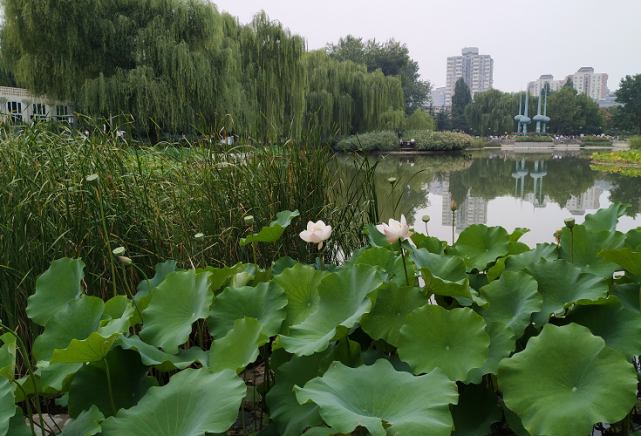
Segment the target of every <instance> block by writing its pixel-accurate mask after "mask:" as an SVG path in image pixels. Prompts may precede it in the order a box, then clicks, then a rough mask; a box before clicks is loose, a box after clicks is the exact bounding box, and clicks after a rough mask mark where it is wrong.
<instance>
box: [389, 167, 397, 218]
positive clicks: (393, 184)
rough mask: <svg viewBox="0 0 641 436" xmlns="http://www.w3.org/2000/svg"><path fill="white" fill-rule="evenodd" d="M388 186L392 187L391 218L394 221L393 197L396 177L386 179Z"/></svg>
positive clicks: (394, 205) (394, 200)
mask: <svg viewBox="0 0 641 436" xmlns="http://www.w3.org/2000/svg"><path fill="white" fill-rule="evenodd" d="M387 181H388V182H389V184H390V185H392V218H393V219H396V199H395V196H394V187H395V183H396V177H390V178H389V179H387Z"/></svg>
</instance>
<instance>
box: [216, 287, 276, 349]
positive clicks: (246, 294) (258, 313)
mask: <svg viewBox="0 0 641 436" xmlns="http://www.w3.org/2000/svg"><path fill="white" fill-rule="evenodd" d="M286 305H287V296H286V295H285V291H284V290H283V288H282V287H281V286H280V285H279V284H278V283H276V282H262V283H259V284H258V285H257V286H255V287H252V286H245V287H242V288H234V287H232V286H229V287H227V288H225V290H224V291H223V292H222V293H221V294H220V295H218V297H216V300H215V301H214V304H213V305H212V307H211V311H210V312H209V317H208V318H207V325H208V326H209V332H210V333H211V336H212V337H213V338H215V339H220V338H223V337H225V335H227V332H229V331H230V330H231V329H232V328H234V321H236V320H237V319H243V318H244V317H250V318H254V319H256V320H257V321H258V322H259V323H260V324H261V325H262V326H263V330H262V333H263V334H264V335H265V336H267V337H272V336H276V334H278V330H280V326H281V324H282V323H283V320H284V319H285V316H286V312H285V306H286Z"/></svg>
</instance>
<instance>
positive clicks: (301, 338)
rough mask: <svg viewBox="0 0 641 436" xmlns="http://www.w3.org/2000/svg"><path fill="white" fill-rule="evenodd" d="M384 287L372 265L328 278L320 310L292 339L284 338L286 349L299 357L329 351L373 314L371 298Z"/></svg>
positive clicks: (323, 284) (293, 330)
mask: <svg viewBox="0 0 641 436" xmlns="http://www.w3.org/2000/svg"><path fill="white" fill-rule="evenodd" d="M382 283H383V281H382V280H381V276H380V274H379V273H378V270H377V269H376V267H373V266H370V265H354V266H353V267H351V268H348V269H344V270H341V271H338V272H335V273H332V274H330V275H328V276H327V277H325V278H324V279H323V280H321V282H320V284H319V285H318V295H319V297H320V301H319V303H318V310H317V311H316V312H314V313H312V314H311V315H310V316H309V317H308V318H307V319H306V320H305V321H304V322H303V323H301V324H298V325H295V326H292V327H290V329H289V335H281V342H282V344H283V348H285V350H286V351H287V352H289V353H294V354H296V355H298V356H309V355H310V354H313V353H317V352H320V351H323V350H325V349H326V348H327V347H328V346H329V343H330V341H333V340H338V339H341V338H342V337H344V336H346V335H347V333H348V329H350V328H352V327H353V326H354V324H356V323H357V322H359V321H360V319H361V317H362V316H363V314H365V313H367V312H369V311H370V309H371V307H372V300H371V299H370V297H369V296H368V295H369V294H371V293H372V292H373V291H375V290H376V289H377V288H378V287H379V286H380V285H381V284H382ZM339 327H341V331H340V332H339V333H337V329H338V328H339Z"/></svg>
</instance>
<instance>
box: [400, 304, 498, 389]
mask: <svg viewBox="0 0 641 436" xmlns="http://www.w3.org/2000/svg"><path fill="white" fill-rule="evenodd" d="M485 327H486V323H485V321H484V320H483V318H482V317H481V315H479V314H477V313H476V312H474V311H473V310H472V309H470V308H467V307H465V308H462V309H453V310H446V309H444V308H442V307H440V306H436V305H427V306H423V307H419V308H418V309H416V310H415V311H414V312H412V313H410V314H409V315H408V317H407V322H406V323H405V325H404V326H403V327H402V328H401V337H400V340H399V344H398V356H399V357H400V358H401V360H403V361H405V362H407V363H409V364H410V366H411V367H412V370H413V372H414V374H422V373H429V372H431V371H432V370H434V369H435V368H440V369H441V370H442V371H443V372H445V374H446V375H447V376H448V377H449V378H450V379H451V380H465V379H466V378H467V375H468V373H469V372H470V370H472V369H473V368H480V367H481V366H483V364H484V363H485V362H486V361H487V357H488V347H489V345H490V337H489V335H488V334H487V333H486V332H485Z"/></svg>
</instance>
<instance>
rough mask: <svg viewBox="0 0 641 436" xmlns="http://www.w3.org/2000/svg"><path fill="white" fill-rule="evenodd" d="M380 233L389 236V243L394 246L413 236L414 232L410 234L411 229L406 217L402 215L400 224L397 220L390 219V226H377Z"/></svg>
mask: <svg viewBox="0 0 641 436" xmlns="http://www.w3.org/2000/svg"><path fill="white" fill-rule="evenodd" d="M376 228H377V229H378V231H379V232H381V233H383V234H384V235H385V236H387V242H389V243H390V244H393V243H394V242H396V241H398V240H399V238H400V239H401V240H405V239H407V238H409V237H410V236H412V235H413V234H414V232H410V227H409V226H408V225H407V223H406V222H405V215H401V221H400V222H398V221H396V220H395V219H390V220H389V224H385V223H383V224H379V225H377V226H376Z"/></svg>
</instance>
